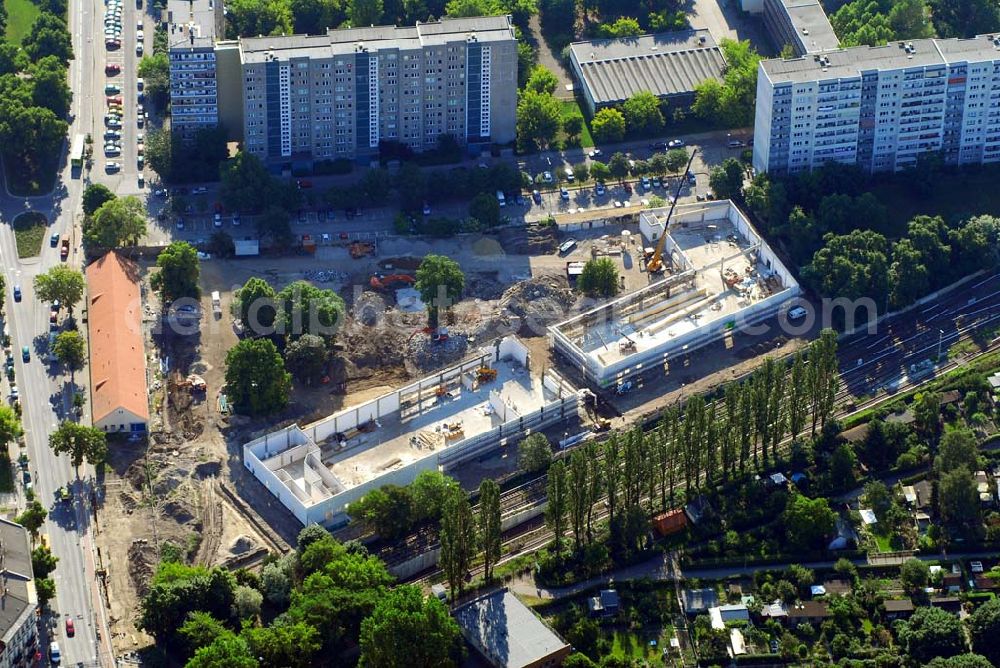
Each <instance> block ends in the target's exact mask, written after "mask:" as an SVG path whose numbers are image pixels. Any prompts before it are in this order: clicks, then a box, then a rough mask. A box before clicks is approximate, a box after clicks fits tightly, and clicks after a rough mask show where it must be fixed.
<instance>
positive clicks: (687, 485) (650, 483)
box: [440, 330, 839, 596]
mask: <svg viewBox="0 0 1000 668" xmlns="http://www.w3.org/2000/svg"><path fill="white" fill-rule="evenodd" d="M838 383H839V376H838V370H837V336H836V334H835V333H834V332H833V331H832V330H824V331H823V332H822V333H821V335H820V337H819V338H818V339H816V340H815V341H813V342H812V344H810V346H809V347H808V349H806V351H804V352H799V353H798V354H796V355H795V358H794V360H793V362H792V364H791V366H790V367H789V366H786V365H785V364H783V363H781V362H777V361H775V360H773V359H771V358H766V359H765V360H764V363H763V364H762V365H761V366H760V367H759V368H758V369H757V370H756V371H755V372H754V373H753V374H751V375H750V377H749V378H748V379H746V380H744V381H742V382H737V381H734V382H732V383H729V384H728V385H726V387H725V389H724V391H723V394H722V397H721V399H718V400H716V401H713V402H711V403H709V402H707V401H706V400H705V397H703V396H700V395H699V396H694V397H692V398H691V399H689V400H688V401H687V403H686V404H685V405H684V406H683V407H681V406H680V405H679V404H675V405H674V406H671V407H670V408H668V409H666V410H665V411H664V412H663V416H662V417H661V419H660V422H659V424H658V425H657V426H656V427H655V428H654V429H651V430H650V431H648V432H644V431H643V430H642V428H641V427H640V426H638V425H637V426H635V427H633V428H632V429H629V430H628V431H624V432H619V433H612V434H611V435H610V436H609V438H608V439H607V440H606V441H604V442H603V443H602V444H597V443H588V444H586V445H584V446H582V447H580V448H577V449H576V450H574V451H573V452H572V454H571V455H570V456H569V457H568V458H563V459H558V460H557V461H556V462H555V463H553V464H552V466H551V467H550V468H549V471H548V480H547V498H548V506H547V507H546V511H545V520H546V523H547V524H548V526H549V528H550V529H551V530H552V533H553V535H554V541H555V550H556V552H557V553H558V552H560V551H561V550H562V546H563V538H564V535H565V533H566V531H567V529H568V530H569V531H570V532H571V534H572V537H573V545H574V548H575V549H576V550H577V551H579V550H580V549H581V548H582V547H583V546H584V545H585V544H588V543H590V542H591V541H593V540H594V538H595V535H596V533H595V521H596V519H597V518H596V517H595V508H596V507H597V504H598V503H599V502H601V501H604V500H606V502H607V509H608V521H609V524H610V525H612V526H613V525H614V524H615V518H616V517H618V521H619V522H620V523H624V526H625V527H626V529H625V531H623V533H624V534H626V535H628V536H632V537H635V539H637V540H638V538H639V537H640V536H641V535H642V534H643V533H644V529H645V528H646V527H647V526H648V521H649V517H650V516H651V515H653V514H655V513H657V512H662V511H665V510H667V509H668V508H672V507H674V505H675V500H676V495H677V493H678V492H679V491H680V485H681V484H683V491H684V497H685V498H687V497H688V496H689V495H690V493H691V492H692V490H695V489H697V488H698V487H699V486H700V485H706V486H707V485H712V484H715V483H719V482H721V483H726V482H728V481H730V480H733V479H737V478H739V477H741V476H743V475H745V474H747V473H749V472H757V471H763V470H767V469H768V468H769V467H770V466H771V465H772V463H774V462H775V461H776V457H777V452H778V447H779V445H780V444H781V443H782V441H783V440H784V439H785V438H786V437H792V438H796V437H798V436H800V435H802V434H803V433H805V432H806V431H807V430H808V431H809V433H810V434H813V435H814V434H815V433H816V431H817V429H821V428H822V427H823V425H824V424H825V423H826V421H827V420H828V419H829V418H830V417H831V416H832V414H833V410H834V402H835V399H836V395H837V387H838ZM500 519H501V501H500V487H499V485H497V483H496V482H495V481H493V480H489V479H487V480H483V482H482V484H481V485H480V487H479V508H478V511H474V510H473V508H472V505H471V504H470V503H469V499H468V497H467V496H466V495H465V494H464V493H463V492H461V490H458V489H455V490H454V492H453V493H451V494H449V496H448V498H447V499H446V500H445V502H444V512H443V513H442V515H441V532H440V541H441V557H440V565H441V568H442V570H443V571H444V573H445V577H446V579H447V580H448V585H449V588H450V590H451V593H452V595H453V596H458V595H460V594H461V591H462V587H463V583H464V582H465V579H466V576H467V574H468V573H469V571H470V569H471V567H472V564H473V561H474V560H475V559H476V557H477V556H479V555H480V553H481V554H482V560H483V567H484V577H485V579H486V581H487V582H490V581H492V579H493V571H494V568H495V566H496V564H497V562H498V560H499V559H500V556H501V549H502V543H501V527H500Z"/></svg>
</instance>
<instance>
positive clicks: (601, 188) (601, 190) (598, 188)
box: [594, 182, 606, 197]
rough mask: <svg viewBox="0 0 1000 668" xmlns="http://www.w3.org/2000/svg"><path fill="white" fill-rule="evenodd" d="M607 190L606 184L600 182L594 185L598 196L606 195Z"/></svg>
mask: <svg viewBox="0 0 1000 668" xmlns="http://www.w3.org/2000/svg"><path fill="white" fill-rule="evenodd" d="M605 192H606V191H605V189H604V184H603V183H601V182H598V183H597V185H596V186H595V187H594V193H596V194H597V196H598V197H604V193H605Z"/></svg>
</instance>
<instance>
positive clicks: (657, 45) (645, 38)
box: [569, 29, 726, 105]
mask: <svg viewBox="0 0 1000 668" xmlns="http://www.w3.org/2000/svg"><path fill="white" fill-rule="evenodd" d="M569 48H570V52H571V58H572V59H573V60H574V61H575V63H576V65H577V67H578V68H579V72H580V73H581V76H582V78H583V82H582V83H583V85H584V86H586V88H587V89H588V91H589V95H590V97H591V99H592V100H593V101H594V104H595V105H602V104H613V103H617V102H623V101H624V100H627V99H628V98H630V97H632V95H634V94H635V93H638V92H640V91H647V90H648V91H650V92H652V93H653V94H654V95H657V96H659V97H664V96H669V95H678V94H682V93H690V92H693V91H694V89H695V87H696V86H697V85H698V84H700V83H701V82H703V81H705V80H707V79H720V80H721V78H722V72H723V70H724V69H725V67H726V59H725V58H724V57H723V55H722V50H721V49H720V48H719V45H718V44H717V43H716V42H715V38H713V37H712V34H711V33H710V32H709V31H708V30H705V29H698V30H683V31H678V32H668V33H660V34H656V35H641V36H639V37H626V38H622V39H599V40H592V41H589V42H575V43H573V44H570V47H569Z"/></svg>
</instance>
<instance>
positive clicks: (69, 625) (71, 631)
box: [66, 617, 76, 638]
mask: <svg viewBox="0 0 1000 668" xmlns="http://www.w3.org/2000/svg"><path fill="white" fill-rule="evenodd" d="M75 635H76V627H74V626H73V620H72V618H70V617H67V618H66V637H67V638H72V637H73V636H75Z"/></svg>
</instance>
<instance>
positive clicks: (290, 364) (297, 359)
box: [285, 334, 326, 384]
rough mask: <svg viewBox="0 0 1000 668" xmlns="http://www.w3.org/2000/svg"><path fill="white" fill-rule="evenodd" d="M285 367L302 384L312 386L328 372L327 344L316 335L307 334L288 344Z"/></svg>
mask: <svg viewBox="0 0 1000 668" xmlns="http://www.w3.org/2000/svg"><path fill="white" fill-rule="evenodd" d="M285 366H286V367H287V368H288V370H289V371H290V372H291V374H292V376H294V377H295V378H296V379H297V380H299V381H300V382H303V383H306V384H312V383H313V381H315V380H317V379H318V378H319V377H320V376H321V375H322V374H323V372H324V371H325V370H326V342H325V341H323V339H322V338H321V337H319V336H316V335H315V334H305V335H303V336H300V337H299V338H298V339H296V340H294V341H292V342H291V343H289V344H288V347H287V348H286V349H285Z"/></svg>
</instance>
